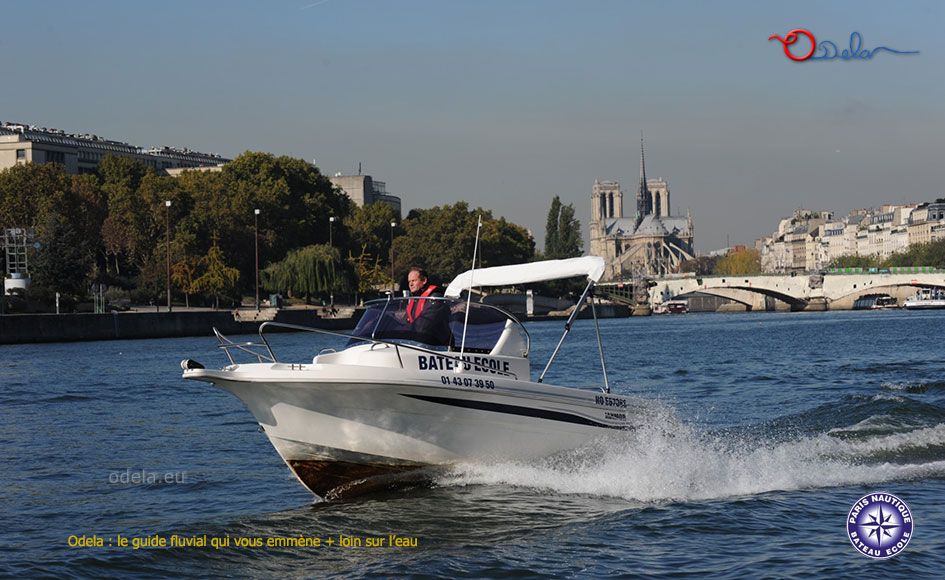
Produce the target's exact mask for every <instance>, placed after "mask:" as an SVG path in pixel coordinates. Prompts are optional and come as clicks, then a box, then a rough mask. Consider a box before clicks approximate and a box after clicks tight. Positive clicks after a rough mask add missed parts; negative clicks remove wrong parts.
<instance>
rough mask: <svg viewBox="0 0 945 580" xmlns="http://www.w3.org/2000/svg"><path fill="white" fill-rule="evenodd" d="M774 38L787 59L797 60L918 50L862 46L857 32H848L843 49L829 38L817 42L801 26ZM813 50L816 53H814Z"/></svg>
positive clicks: (860, 57) (862, 57)
mask: <svg viewBox="0 0 945 580" xmlns="http://www.w3.org/2000/svg"><path fill="white" fill-rule="evenodd" d="M775 38H777V39H778V40H780V41H781V44H782V45H783V47H784V54H786V55H787V57H788V58H789V59H791V60H797V61H801V60H834V59H838V58H839V59H841V60H869V59H871V58H873V55H874V54H876V53H877V52H879V51H880V50H884V51H886V52H892V53H895V54H919V51H918V50H894V49H892V48H889V47H887V46H877V47H876V48H874V49H872V50H870V49H868V48H863V38H862V37H861V36H860V33H859V32H853V33H852V34H850V47H849V48H844V49H843V50H840V49H838V48H837V45H836V44H834V43H833V42H832V41H830V40H823V41H821V42H820V43H819V44H818V43H817V40H816V39H815V38H814V35H813V34H811V32H810V31H809V30H805V29H803V28H795V29H794V30H792V31H790V32H788V33H787V35H786V36H785V37H784V38H781V37H780V36H778V35H777V34H772V35H771V36H769V37H768V40H769V41H770V40H774V39H775ZM794 45H796V46H794ZM792 47H793V48H792ZM818 51H819V52H818ZM815 52H817V54H814V53H815Z"/></svg>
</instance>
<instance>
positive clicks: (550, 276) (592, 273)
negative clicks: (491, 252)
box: [445, 256, 604, 296]
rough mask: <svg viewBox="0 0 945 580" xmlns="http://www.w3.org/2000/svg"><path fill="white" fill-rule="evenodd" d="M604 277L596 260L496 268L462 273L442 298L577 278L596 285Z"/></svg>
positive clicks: (559, 261)
mask: <svg viewBox="0 0 945 580" xmlns="http://www.w3.org/2000/svg"><path fill="white" fill-rule="evenodd" d="M603 275H604V259H603V258H601V257H599V256H584V257H581V258H568V259H567V260H545V261H543V262H531V263H529V264H513V265H511V266H495V267H493V268H482V269H479V270H467V271H466V272H463V273H462V274H460V275H459V276H457V277H455V278H453V281H452V282H450V285H449V286H448V287H447V288H446V293H445V294H446V295H447V296H459V294H460V292H462V291H463V290H466V289H467V288H471V287H474V286H511V285H514V284H527V283H529V282H544V281H546V280H561V279H563V278H576V277H578V276H587V278H588V279H589V280H593V281H594V282H597V281H599V280H600V278H601V276H603Z"/></svg>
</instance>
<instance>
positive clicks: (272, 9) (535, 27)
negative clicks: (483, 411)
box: [0, 0, 945, 252]
mask: <svg viewBox="0 0 945 580" xmlns="http://www.w3.org/2000/svg"><path fill="white" fill-rule="evenodd" d="M0 6H2V9H0V19H2V21H3V26H2V33H0V121H16V122H24V123H30V124H35V125H39V126H45V127H55V128H58V129H63V130H65V131H67V132H82V133H85V132H89V133H96V134H98V135H101V136H105V137H108V138H111V139H116V140H120V141H125V142H129V143H132V144H135V145H141V146H146V147H147V146H161V145H172V146H178V147H190V148H192V149H197V150H200V151H205V152H214V153H220V154H223V155H225V156H230V157H232V156H236V155H238V154H239V153H241V152H242V151H244V150H247V149H249V150H259V151H268V152H271V153H275V154H279V155H283V154H284V155H291V156H294V157H300V158H303V159H307V160H309V161H312V160H314V161H315V162H316V164H317V165H318V166H319V168H320V169H321V170H322V171H323V172H325V173H328V174H332V173H335V172H343V173H354V172H357V169H358V163H359V162H360V163H362V167H363V171H364V173H367V174H370V175H373V176H374V177H375V179H379V180H382V181H386V182H387V187H388V190H389V191H390V192H392V193H394V194H395V195H399V196H401V197H402V199H403V202H404V207H405V209H409V208H412V207H430V206H433V205H438V204H443V203H453V202H455V201H458V200H466V201H468V202H470V204H472V205H473V206H482V207H484V208H488V209H492V210H493V212H494V213H496V214H498V215H504V216H505V217H506V218H508V219H509V220H511V221H513V222H516V223H519V224H521V225H524V226H525V227H528V228H529V229H531V230H532V231H533V233H534V234H535V236H536V238H538V239H539V241H540V240H541V239H542V238H543V234H544V223H545V215H546V214H547V211H548V207H549V205H550V201H551V198H552V197H553V196H554V195H559V196H560V197H561V198H562V200H563V201H564V202H565V203H573V204H574V207H575V209H576V210H577V215H578V218H579V219H580V220H581V222H582V229H583V231H584V233H585V236H586V235H587V221H588V219H589V217H590V201H589V197H590V190H591V185H592V183H593V181H594V179H600V180H617V181H620V182H621V185H622V188H623V190H624V195H625V199H626V200H627V203H625V207H624V209H625V212H626V213H631V212H632V211H633V209H634V208H633V201H632V200H633V196H634V195H635V192H636V184H637V182H638V179H639V147H640V143H639V140H640V132H641V131H643V132H644V135H645V139H646V151H647V153H646V158H647V175H648V176H649V177H658V176H662V177H664V178H666V179H667V180H668V181H669V185H670V190H671V192H672V209H673V212H674V213H683V214H684V213H685V211H686V210H687V209H689V210H691V212H692V217H693V222H694V227H695V243H696V248H697V249H698V250H699V251H701V252H707V251H710V250H713V249H716V248H719V247H722V246H724V245H725V244H726V240H727V239H728V240H730V241H731V243H732V244H736V243H739V244H750V243H752V241H753V240H754V239H755V238H757V237H759V236H762V235H765V234H768V233H770V232H771V231H772V230H774V229H775V228H776V227H777V222H778V219H779V218H781V217H784V216H787V215H789V214H790V213H791V212H792V211H793V210H794V209H796V208H798V207H805V208H811V209H817V210H830V211H836V212H838V213H841V214H845V213H846V212H848V211H849V210H852V209H855V208H861V207H871V206H878V205H879V204H881V203H884V202H893V203H903V202H919V201H928V200H932V199H935V198H936V197H945V163H943V153H945V90H943V89H945V86H943V85H945V58H943V56H945V55H943V48H942V41H941V34H942V32H941V30H940V29H941V27H942V25H943V24H945V4H942V3H938V2H904V3H896V4H893V3H890V2H862V1H861V2H789V3H777V4H775V3H762V2H711V3H710V2H695V1H692V2H689V1H669V2H660V3H655V2H593V1H591V2H570V1H558V2H554V1H549V2H519V1H514V0H510V1H506V2H491V1H476V2H471V1H469V2H467V1H457V2H433V1H429V2H428V1H373V0H302V1H299V2H266V3H263V2H174V1H168V2H117V1H115V2H110V1H94V0H93V1H87V2H60V1H58V0H50V1H46V2H4V3H3V4H0ZM794 28H804V29H807V30H809V31H810V32H811V33H812V34H813V35H814V36H815V37H816V38H817V40H818V41H821V40H831V41H833V42H834V43H836V44H837V45H838V46H840V47H841V49H842V48H844V47H845V46H847V45H848V44H849V36H850V34H851V33H852V32H854V31H855V32H859V33H860V34H861V35H862V38H863V47H864V48H870V49H872V48H875V47H877V46H887V47H889V48H893V49H898V50H918V51H920V54H917V55H895V54H890V53H884V52H879V53H877V54H876V55H875V56H874V57H873V58H872V59H869V60H857V61H843V60H833V61H821V62H811V61H807V62H793V61H791V60H789V59H788V58H787V57H786V56H785V55H784V53H783V51H782V46H781V43H780V42H778V41H776V40H775V41H768V40H767V39H768V37H769V36H771V35H773V34H778V35H780V36H782V37H783V36H785V35H786V34H787V33H788V32H789V31H790V30H791V29H794Z"/></svg>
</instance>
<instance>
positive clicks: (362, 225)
mask: <svg viewBox="0 0 945 580" xmlns="http://www.w3.org/2000/svg"><path fill="white" fill-rule="evenodd" d="M392 221H393V222H397V223H400V215H399V214H398V213H397V211H396V210H394V208H392V207H391V206H389V205H387V204H386V203H375V204H371V205H366V206H363V207H359V208H356V209H355V210H354V212H353V213H352V214H351V217H349V218H348V219H346V220H345V226H347V228H348V231H349V232H350V234H351V238H352V240H353V242H354V243H355V244H357V246H358V247H360V248H361V253H362V254H364V253H367V254H370V255H371V256H375V257H376V258H377V259H380V260H381V262H382V263H383V264H386V265H387V266H388V272H389V271H390V268H389V266H390V243H391V239H390V235H391V231H390V230H391V228H390V224H391V222H392Z"/></svg>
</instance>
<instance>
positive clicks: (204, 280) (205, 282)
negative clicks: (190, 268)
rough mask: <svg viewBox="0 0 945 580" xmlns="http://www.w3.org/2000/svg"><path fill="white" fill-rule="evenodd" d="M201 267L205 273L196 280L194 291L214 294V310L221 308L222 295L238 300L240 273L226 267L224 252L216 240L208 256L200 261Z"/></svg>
mask: <svg viewBox="0 0 945 580" xmlns="http://www.w3.org/2000/svg"><path fill="white" fill-rule="evenodd" d="M200 266H201V267H202V268H204V273H203V274H201V275H200V276H199V277H198V278H197V279H196V280H194V283H193V286H192V289H193V290H194V291H195V292H208V293H210V294H212V295H213V298H214V303H213V307H214V308H219V307H220V296H221V295H223V296H227V297H230V298H236V293H237V286H236V285H237V282H239V278H240V271H239V270H237V269H236V268H231V267H229V266H227V265H226V259H225V257H224V255H223V250H221V249H220V246H218V245H217V244H216V240H214V243H213V245H212V246H210V250H208V251H207V255H206V256H204V257H203V258H201V259H200Z"/></svg>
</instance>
